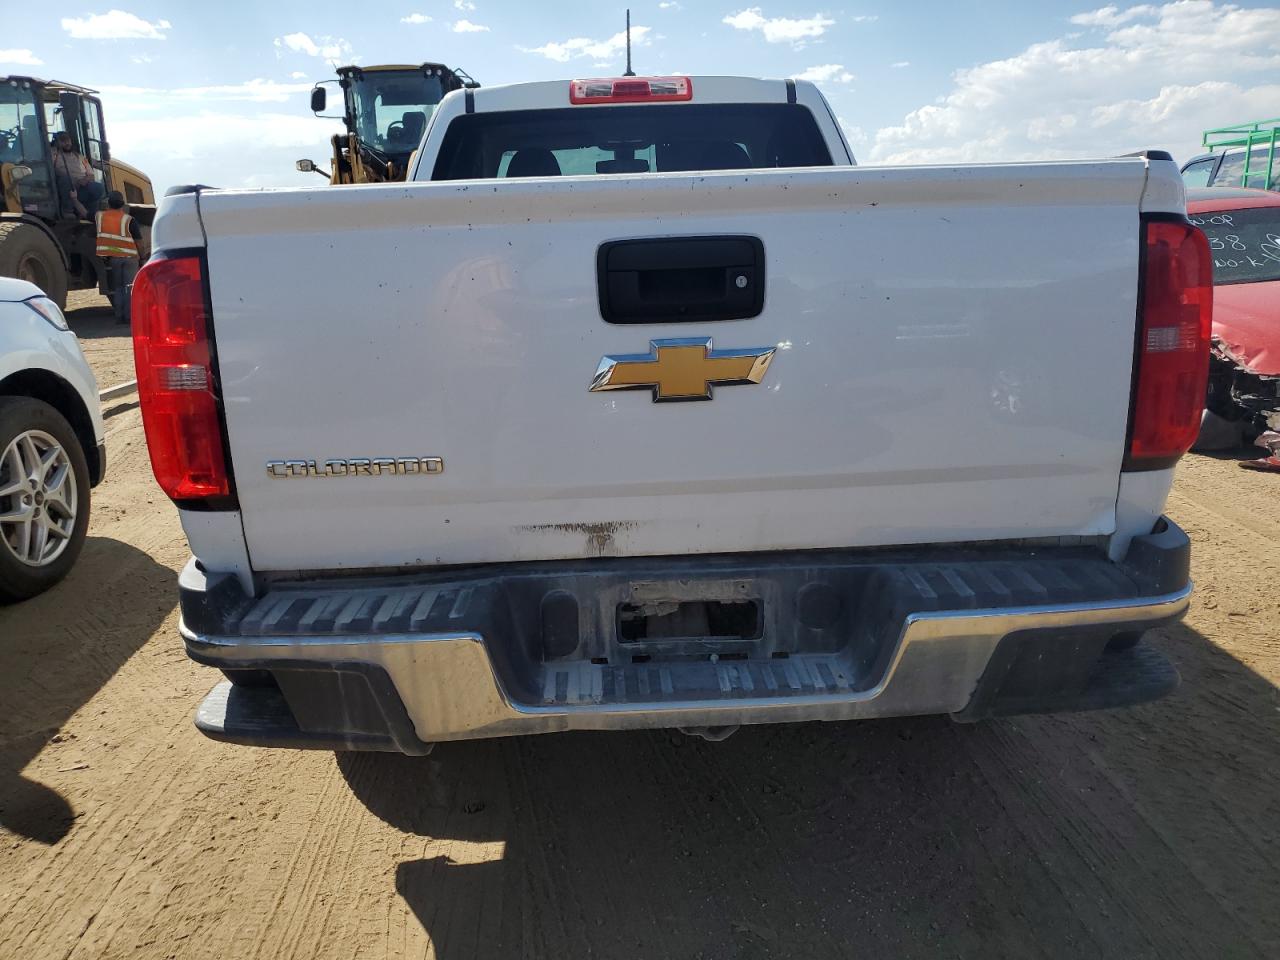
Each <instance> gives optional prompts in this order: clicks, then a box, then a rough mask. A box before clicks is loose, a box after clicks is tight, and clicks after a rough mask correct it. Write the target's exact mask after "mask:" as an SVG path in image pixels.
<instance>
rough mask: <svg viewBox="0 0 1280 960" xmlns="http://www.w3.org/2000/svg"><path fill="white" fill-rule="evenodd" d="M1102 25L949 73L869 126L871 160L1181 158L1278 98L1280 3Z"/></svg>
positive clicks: (1134, 11) (1128, 13) (1134, 17)
mask: <svg viewBox="0 0 1280 960" xmlns="http://www.w3.org/2000/svg"><path fill="white" fill-rule="evenodd" d="M1081 16H1085V17H1090V18H1092V19H1091V22H1090V24H1089V25H1090V26H1092V25H1093V24H1094V23H1096V24H1097V25H1098V27H1099V28H1100V29H1101V30H1102V35H1101V36H1098V34H1096V33H1088V34H1086V35H1085V38H1084V39H1081V38H1076V39H1070V38H1067V37H1062V38H1059V39H1053V40H1047V41H1044V42H1040V43H1034V44H1032V45H1031V46H1029V47H1027V48H1026V49H1025V50H1023V51H1022V52H1021V53H1018V54H1017V55H1015V56H1012V57H1009V58H1007V59H1004V60H993V61H990V62H988V63H983V64H979V65H978V66H976V67H972V68H970V69H965V70H959V71H957V72H956V73H955V74H954V75H953V77H952V87H951V90H950V92H948V93H946V94H945V95H944V96H942V97H940V98H939V99H938V100H937V102H935V103H931V104H928V105H925V106H922V107H920V108H919V109H917V110H914V111H912V112H911V113H909V114H908V115H907V116H906V117H904V118H903V120H902V122H901V123H900V124H898V125H895V126H890V127H886V128H884V129H881V130H879V131H878V132H877V133H876V136H875V143H874V146H873V148H872V150H871V157H872V158H873V159H874V160H875V161H876V162H884V163H931V162H937V163H951V162H955V161H993V160H1040V159H1054V158H1062V157H1081V156H1114V155H1117V154H1121V153H1127V152H1129V151H1132V150H1138V149H1142V148H1145V147H1150V148H1163V149H1168V150H1172V151H1173V152H1174V153H1175V155H1178V156H1180V157H1181V158H1185V157H1187V156H1189V155H1191V154H1192V153H1194V152H1198V149H1199V148H1198V144H1199V141H1200V134H1201V132H1202V131H1203V130H1205V129H1207V128H1209V127H1215V126H1221V125H1222V124H1223V123H1226V122H1230V121H1231V120H1234V119H1239V118H1243V117H1249V116H1258V115H1262V116H1270V115H1271V114H1274V112H1275V104H1276V103H1277V102H1280V83H1278V82H1277V77H1278V76H1280V10H1277V9H1265V8H1260V9H1245V8H1242V7H1239V6H1236V5H1234V4H1230V3H1215V2H1213V0H1182V2H1176V3H1166V4H1163V5H1161V6H1153V5H1147V4H1144V5H1142V6H1139V7H1130V8H1128V9H1126V10H1119V9H1118V8H1114V7H1103V8H1101V9H1100V10H1095V11H1093V12H1092V13H1090V14H1082V15H1081Z"/></svg>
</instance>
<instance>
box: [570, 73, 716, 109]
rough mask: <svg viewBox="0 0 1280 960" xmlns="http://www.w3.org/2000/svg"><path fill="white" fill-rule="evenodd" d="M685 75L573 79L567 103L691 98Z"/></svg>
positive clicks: (690, 89)
mask: <svg viewBox="0 0 1280 960" xmlns="http://www.w3.org/2000/svg"><path fill="white" fill-rule="evenodd" d="M692 99H693V83H692V82H691V81H690V80H689V78H688V77H614V78H612V79H610V78H601V79H599V80H574V81H572V82H571V83H570V84H569V102H570V103H661V102H663V101H668V100H692Z"/></svg>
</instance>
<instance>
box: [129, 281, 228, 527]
mask: <svg viewBox="0 0 1280 960" xmlns="http://www.w3.org/2000/svg"><path fill="white" fill-rule="evenodd" d="M133 358H134V363H135V365H136V367H137V371H138V399H139V401H140V403H141V405H142V425H143V428H144V429H145V430H146V434H147V448H148V450H149V451H150V453H151V469H152V470H153V471H154V473H155V475H156V480H157V482H159V484H160V487H161V489H162V490H164V492H165V493H166V494H168V496H169V497H170V498H172V499H173V500H175V501H179V502H182V501H186V502H187V503H190V502H191V501H202V502H203V505H205V506H226V507H231V506H234V500H233V496H234V495H233V492H232V485H231V474H230V470H229V469H228V466H227V454H226V444H225V442H224V438H223V432H222V420H221V417H220V415H219V411H218V397H217V379H216V375H215V371H214V366H213V356H212V350H211V345H210V342H209V315H208V309H207V307H206V302H205V292H204V267H203V263H202V261H201V259H200V258H199V257H175V258H173V259H169V260H152V261H150V262H149V263H148V264H147V265H146V266H145V267H143V268H142V270H141V271H140V272H139V273H138V277H137V279H136V280H135V281H134V285H133ZM219 501H221V502H219Z"/></svg>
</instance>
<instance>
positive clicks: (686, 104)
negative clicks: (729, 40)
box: [409, 76, 854, 180]
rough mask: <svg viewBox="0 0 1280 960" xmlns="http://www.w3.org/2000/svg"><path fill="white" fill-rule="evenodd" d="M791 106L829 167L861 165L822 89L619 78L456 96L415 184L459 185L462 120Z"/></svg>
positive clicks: (739, 80) (425, 147)
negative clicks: (804, 114) (457, 141)
mask: <svg viewBox="0 0 1280 960" xmlns="http://www.w3.org/2000/svg"><path fill="white" fill-rule="evenodd" d="M787 104H794V105H797V106H799V107H802V108H805V109H807V110H808V112H809V114H810V115H811V116H812V120H813V123H814V124H815V125H816V127H817V132H818V134H819V135H820V136H821V139H822V140H823V141H824V143H825V148H826V152H827V153H829V155H830V161H829V162H831V163H835V164H838V165H846V164H848V165H852V164H853V163H854V159H853V154H852V152H851V151H850V149H849V145H848V143H847V142H846V140H845V139H844V135H843V133H842V132H841V130H840V126H839V124H838V123H837V122H836V119H835V116H834V114H833V113H832V112H831V109H830V107H829V106H828V105H827V102H826V100H825V99H824V98H823V96H822V94H821V93H820V92H819V91H818V88H817V87H816V86H814V85H813V84H812V83H809V82H808V81H805V80H780V79H779V80H766V79H758V78H753V77H731V76H677V77H612V78H599V79H590V80H583V79H579V80H548V81H538V82H533V83H514V84H508V85H505V86H495V87H483V88H480V89H474V90H459V91H455V92H453V93H450V94H449V95H448V96H446V97H445V98H444V99H443V100H442V101H441V102H440V106H439V108H437V110H436V112H435V115H434V116H433V117H432V121H431V124H430V126H429V127H428V128H427V131H426V134H425V136H424V139H423V143H422V146H421V148H420V150H419V156H418V158H417V163H416V166H415V167H414V168H413V170H411V172H410V176H409V179H411V180H431V179H457V177H452V176H451V177H441V176H439V175H437V161H438V159H439V157H440V152H441V147H442V145H443V144H444V142H445V139H446V136H447V135H448V133H449V128H450V126H451V125H452V124H453V123H454V121H456V120H458V119H459V118H460V117H466V116H474V115H485V114H513V115H514V114H520V113H529V112H533V111H547V112H548V113H550V112H552V111H554V112H556V113H557V115H558V117H559V118H560V119H561V120H564V119H565V118H566V117H570V116H572V114H573V113H575V112H578V111H583V112H585V111H594V110H616V109H631V108H636V109H647V110H652V109H654V108H662V109H671V110H673V111H674V110H688V109H690V108H695V109H696V108H706V107H716V106H723V107H726V108H728V107H734V108H737V109H741V108H743V107H752V106H768V105H787ZM699 112H702V111H701V110H700V111H699ZM549 119H550V118H548V120H549ZM779 165H787V164H779ZM756 166H758V164H756ZM617 172H626V171H617ZM490 175H491V174H490Z"/></svg>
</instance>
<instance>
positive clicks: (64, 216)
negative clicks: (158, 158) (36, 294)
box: [0, 76, 155, 304]
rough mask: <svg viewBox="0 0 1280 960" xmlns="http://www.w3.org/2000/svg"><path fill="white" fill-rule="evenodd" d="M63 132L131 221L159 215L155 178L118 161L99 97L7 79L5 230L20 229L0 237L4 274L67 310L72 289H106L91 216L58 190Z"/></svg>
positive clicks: (1, 140)
mask: <svg viewBox="0 0 1280 960" xmlns="http://www.w3.org/2000/svg"><path fill="white" fill-rule="evenodd" d="M64 133H65V134H66V135H67V136H69V137H70V138H71V142H72V145H73V147H74V149H75V151H76V152H77V153H78V154H80V155H81V156H83V157H85V158H86V159H87V160H88V161H89V165H90V166H91V167H92V169H93V176H94V179H96V180H97V181H98V182H99V183H101V184H102V185H103V193H104V195H105V194H107V193H109V192H111V191H112V190H119V191H120V192H121V193H123V194H124V197H125V201H126V202H127V203H128V204H129V205H130V213H131V215H132V216H133V217H134V218H135V219H136V220H138V221H139V222H140V223H141V224H143V225H145V226H149V225H150V223H151V221H152V219H153V218H154V215H155V206H154V204H155V193H154V191H153V189H152V186H151V181H150V179H148V178H147V176H146V175H145V174H143V173H142V172H141V171H139V170H138V169H136V168H135V167H131V166H129V165H128V164H126V163H122V162H121V161H119V160H115V159H113V158H112V156H111V148H110V145H109V144H108V142H107V136H106V130H105V127H104V124H103V113H102V101H101V100H99V99H98V96H97V91H95V90H91V89H89V88H88V87H81V86H77V85H75V84H72V83H64V82H61V81H58V80H41V79H39V78H37V77H23V76H0V225H5V224H16V225H15V226H8V227H7V228H6V229H5V230H4V232H3V234H0V241H3V242H0V276H15V277H19V278H20V279H24V280H31V281H32V282H35V283H37V284H38V285H39V286H41V287H42V288H43V289H45V291H46V292H47V293H49V294H50V296H51V297H53V299H54V300H55V301H57V302H58V303H60V304H61V303H62V302H63V301H65V299H66V292H67V291H68V290H77V289H84V288H86V287H90V286H95V285H96V286H99V287H100V288H101V287H102V285H103V278H104V273H103V268H102V265H101V263H100V262H99V260H98V258H97V257H96V255H95V252H94V239H95V235H96V229H95V227H94V224H93V222H92V216H90V219H89V220H81V219H79V217H78V215H77V212H76V211H75V209H74V207H73V205H72V203H71V201H70V199H69V198H68V197H66V196H64V195H63V191H61V190H59V189H58V187H57V184H58V181H57V177H56V174H55V167H54V146H53V143H54V140H55V138H56V137H58V136H59V135H60V134H64ZM92 212H93V211H90V213H91V214H92ZM145 248H146V244H145V242H144V250H145Z"/></svg>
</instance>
